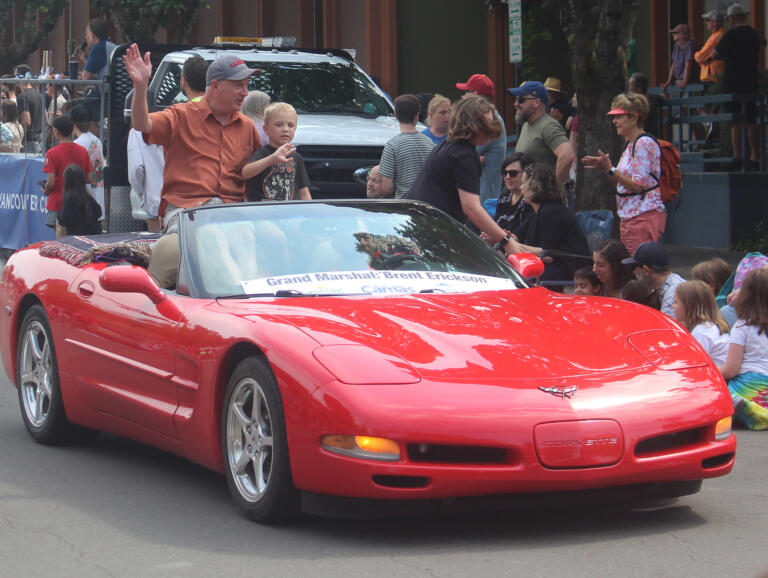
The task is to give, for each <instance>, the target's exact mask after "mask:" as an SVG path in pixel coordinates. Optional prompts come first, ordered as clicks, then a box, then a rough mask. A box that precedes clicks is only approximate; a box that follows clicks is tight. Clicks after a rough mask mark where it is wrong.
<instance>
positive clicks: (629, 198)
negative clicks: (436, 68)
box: [582, 93, 667, 255]
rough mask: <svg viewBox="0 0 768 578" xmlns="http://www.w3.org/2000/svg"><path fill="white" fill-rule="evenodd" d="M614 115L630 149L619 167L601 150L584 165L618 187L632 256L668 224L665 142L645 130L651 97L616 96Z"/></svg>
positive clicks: (623, 228) (622, 233)
mask: <svg viewBox="0 0 768 578" xmlns="http://www.w3.org/2000/svg"><path fill="white" fill-rule="evenodd" d="M607 116H610V117H611V120H612V122H613V125H614V126H615V127H616V132H617V133H618V134H619V135H621V136H623V137H624V138H626V139H627V148H626V149H624V153H623V154H622V155H621V160H620V161H619V164H618V165H616V166H615V167H614V166H613V163H612V162H611V159H610V157H609V156H608V155H607V154H606V153H604V152H603V151H601V150H598V156H586V157H584V158H583V159H582V162H583V163H584V166H585V167H586V168H590V169H597V170H599V171H601V172H602V173H604V174H606V175H608V178H609V179H610V181H611V183H612V184H613V185H614V186H615V187H616V194H617V198H616V205H617V211H616V212H617V213H618V215H619V218H620V219H621V227H620V238H621V242H622V243H624V246H625V247H626V248H627V251H629V254H630V255H632V254H633V253H634V251H635V249H636V248H637V246H638V245H640V244H641V243H645V242H646V241H655V242H658V241H659V239H660V238H661V235H662V233H664V228H665V226H666V223H667V211H666V208H665V207H664V200H663V199H662V195H661V189H660V187H659V184H660V182H659V181H660V179H661V157H662V154H661V153H662V151H661V145H660V144H659V142H658V141H656V139H655V138H654V137H653V136H651V135H650V134H648V133H646V132H643V123H644V121H645V119H646V118H647V116H648V100H647V99H646V98H645V97H644V96H643V95H641V94H635V93H629V94H620V95H618V96H617V97H616V98H614V99H613V104H612V105H611V110H610V111H608V113H607Z"/></svg>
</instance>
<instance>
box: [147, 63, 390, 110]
mask: <svg viewBox="0 0 768 578" xmlns="http://www.w3.org/2000/svg"><path fill="white" fill-rule="evenodd" d="M247 64H248V66H249V67H251V68H259V69H261V70H263V71H264V72H262V73H261V74H259V75H257V76H253V77H251V80H250V83H249V84H248V90H262V91H264V92H266V93H267V94H268V95H269V96H270V98H271V99H272V102H278V101H280V102H287V103H289V104H292V105H293V106H294V108H296V110H297V112H299V113H300V114H307V113H328V112H330V113H335V114H355V115H364V116H372V117H375V116H387V115H389V116H391V115H392V108H391V106H390V104H389V102H387V99H386V98H384V97H383V96H382V95H381V94H380V93H379V92H378V91H377V90H376V88H375V87H374V85H373V84H372V83H371V81H370V80H368V78H367V77H366V76H365V75H364V74H363V73H361V72H360V71H359V70H358V69H357V68H356V67H355V66H353V65H351V64H345V63H342V62H313V63H303V62H253V61H251V62H247ZM160 71H161V74H162V78H160V79H159V81H158V82H159V85H158V86H157V88H156V89H155V90H156V92H155V107H156V108H165V107H166V106H170V105H172V104H175V103H177V102H184V101H186V97H185V96H184V93H182V92H181V86H180V79H181V64H178V63H174V62H169V63H167V66H166V67H165V68H161V69H160ZM154 84H155V82H153V85H154Z"/></svg>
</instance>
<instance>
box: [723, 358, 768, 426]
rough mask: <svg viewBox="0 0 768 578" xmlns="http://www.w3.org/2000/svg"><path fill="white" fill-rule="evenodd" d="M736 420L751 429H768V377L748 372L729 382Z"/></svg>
mask: <svg viewBox="0 0 768 578" xmlns="http://www.w3.org/2000/svg"><path fill="white" fill-rule="evenodd" d="M728 389H729V390H730V391H731V398H732V399H733V405H734V408H735V410H736V411H735V416H736V419H737V420H739V421H741V422H742V423H743V424H744V425H746V426H747V427H748V428H749V429H756V430H764V429H768V375H764V374H762V373H757V372H754V371H748V372H747V373H742V374H741V375H737V376H736V377H734V378H733V379H731V380H729V381H728Z"/></svg>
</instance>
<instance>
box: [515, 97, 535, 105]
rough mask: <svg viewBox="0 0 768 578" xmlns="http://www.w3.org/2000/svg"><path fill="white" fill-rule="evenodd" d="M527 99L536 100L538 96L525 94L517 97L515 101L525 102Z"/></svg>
mask: <svg viewBox="0 0 768 578" xmlns="http://www.w3.org/2000/svg"><path fill="white" fill-rule="evenodd" d="M526 100H536V97H535V96H524V97H523V98H520V97H518V98H516V99H515V102H516V103H518V104H520V103H522V102H525V101H526Z"/></svg>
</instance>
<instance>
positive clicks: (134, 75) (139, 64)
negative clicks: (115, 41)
mask: <svg viewBox="0 0 768 578" xmlns="http://www.w3.org/2000/svg"><path fill="white" fill-rule="evenodd" d="M123 62H125V70H126V71H127V72H128V76H130V77H131V80H132V81H133V85H134V87H135V86H142V87H147V86H149V80H150V79H151V78H152V63H151V62H150V60H149V52H146V53H144V58H142V57H141V52H139V47H138V46H136V44H131V45H130V46H129V47H128V50H126V51H125V56H123Z"/></svg>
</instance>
